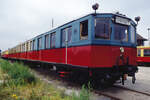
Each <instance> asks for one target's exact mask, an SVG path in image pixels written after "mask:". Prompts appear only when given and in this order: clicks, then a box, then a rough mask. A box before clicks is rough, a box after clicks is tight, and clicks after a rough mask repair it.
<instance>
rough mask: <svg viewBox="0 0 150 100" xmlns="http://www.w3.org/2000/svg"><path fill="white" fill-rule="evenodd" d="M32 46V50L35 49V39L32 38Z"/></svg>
mask: <svg viewBox="0 0 150 100" xmlns="http://www.w3.org/2000/svg"><path fill="white" fill-rule="evenodd" d="M32 44H33V46H32V48H33V50H36V44H35V40H33V43H32Z"/></svg>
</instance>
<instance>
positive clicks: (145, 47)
mask: <svg viewBox="0 0 150 100" xmlns="http://www.w3.org/2000/svg"><path fill="white" fill-rule="evenodd" d="M137 48H139V49H140V48H141V49H150V46H137Z"/></svg>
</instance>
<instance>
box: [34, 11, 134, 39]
mask: <svg viewBox="0 0 150 100" xmlns="http://www.w3.org/2000/svg"><path fill="white" fill-rule="evenodd" d="M97 15H104V16H105V15H112V16H119V17H123V18H127V19H129V20H132V19H131V18H128V17H127V16H126V15H123V14H114V13H96V15H95V13H91V14H87V15H85V16H83V17H80V18H77V19H75V20H72V21H69V22H67V23H65V24H63V25H60V26H58V27H56V28H54V29H52V30H50V31H47V32H52V31H54V30H56V29H57V28H60V27H63V26H65V25H67V24H70V23H72V22H75V21H77V20H80V19H82V18H85V17H87V16H97ZM134 24H135V23H134ZM47 32H44V33H42V34H40V35H38V36H41V35H43V34H45V33H47ZM38 36H36V37H38Z"/></svg>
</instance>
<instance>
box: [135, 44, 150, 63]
mask: <svg viewBox="0 0 150 100" xmlns="http://www.w3.org/2000/svg"><path fill="white" fill-rule="evenodd" d="M137 63H138V65H150V46H138V47H137Z"/></svg>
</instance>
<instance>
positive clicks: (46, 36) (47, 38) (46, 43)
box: [45, 34, 50, 49]
mask: <svg viewBox="0 0 150 100" xmlns="http://www.w3.org/2000/svg"><path fill="white" fill-rule="evenodd" d="M49 45H50V36H49V34H47V35H45V49H48V48H49Z"/></svg>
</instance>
